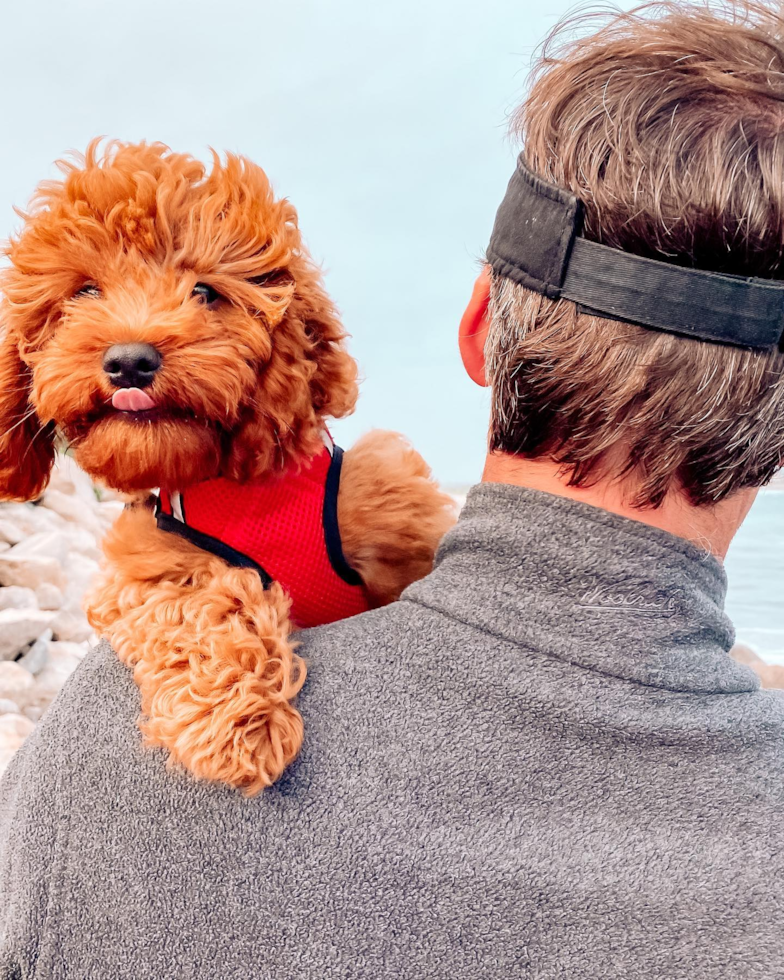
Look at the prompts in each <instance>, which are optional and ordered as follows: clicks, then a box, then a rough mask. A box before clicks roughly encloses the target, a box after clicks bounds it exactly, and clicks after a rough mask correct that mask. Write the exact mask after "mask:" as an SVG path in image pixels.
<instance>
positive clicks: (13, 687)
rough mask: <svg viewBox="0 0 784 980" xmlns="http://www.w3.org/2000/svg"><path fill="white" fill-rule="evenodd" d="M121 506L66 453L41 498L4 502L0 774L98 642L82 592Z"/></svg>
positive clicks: (0, 523) (0, 530)
mask: <svg viewBox="0 0 784 980" xmlns="http://www.w3.org/2000/svg"><path fill="white" fill-rule="evenodd" d="M122 506H123V505H122V502H121V501H118V500H116V499H99V497H98V495H97V494H96V491H95V490H94V488H93V486H92V484H91V482H90V480H89V478H88V477H87V476H86V475H85V474H84V473H82V472H81V471H80V470H79V469H78V467H76V466H75V465H74V463H73V461H72V460H71V459H70V458H68V457H65V456H63V457H60V458H59V459H58V463H57V466H56V467H55V469H54V472H53V474H52V480H51V482H50V484H49V487H48V488H47V490H46V492H45V493H44V495H43V497H42V498H41V499H40V500H38V501H36V502H35V503H26V504H25V503H4V504H0V774H2V772H3V770H4V769H5V767H6V766H7V765H8V763H9V762H10V761H11V758H12V756H13V754H14V752H15V751H16V750H17V749H18V748H19V746H20V745H21V744H22V742H23V741H24V739H25V738H26V737H27V736H28V735H29V734H30V732H31V731H32V730H33V728H34V727H35V723H36V722H37V721H38V719H39V718H40V717H41V715H42V714H43V713H44V711H45V710H46V708H47V707H48V706H49V704H50V703H51V702H52V701H53V700H54V698H55V696H56V694H57V692H58V691H59V690H60V688H61V687H62V686H63V684H64V683H65V681H66V680H67V678H68V677H69V676H70V674H71V673H72V672H73V671H74V670H75V669H76V667H77V665H78V664H79V662H80V661H81V660H82V658H83V657H84V655H85V654H86V653H87V651H88V650H89V648H90V646H91V644H93V643H94V642H96V638H95V636H94V634H93V632H92V630H91V629H90V626H89V624H88V622H87V618H86V617H85V615H84V612H83V611H82V599H83V596H84V593H85V591H86V590H87V588H88V586H89V585H90V582H91V581H92V579H93V577H94V576H95V574H96V573H97V572H98V568H99V561H100V558H101V551H100V540H101V538H102V537H103V535H104V534H105V532H106V531H107V529H108V528H109V526H110V525H111V524H112V523H113V522H114V520H115V518H116V517H117V515H118V513H119V511H120V510H121V509H122Z"/></svg>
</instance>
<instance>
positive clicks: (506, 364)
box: [462, 3, 784, 508]
mask: <svg viewBox="0 0 784 980" xmlns="http://www.w3.org/2000/svg"><path fill="white" fill-rule="evenodd" d="M562 38H563V29H562V30H561V31H559V32H557V33H556V35H555V36H554V38H552V39H551V40H550V42H549V44H548V45H547V46H546V48H545V51H544V55H543V57H542V59H541V63H540V65H539V66H538V69H537V72H536V74H535V77H534V83H533V87H532V90H531V94H530V96H529V98H528V99H527V100H526V102H525V103H524V105H523V106H522V107H521V109H520V110H519V112H518V113H517V115H516V117H515V130H516V133H517V134H518V135H519V136H520V137H521V139H522V141H523V145H524V154H525V158H526V162H527V164H528V166H529V167H530V168H531V169H532V170H533V171H535V172H536V173H538V174H539V175H541V176H542V177H543V178H545V179H546V180H547V181H549V182H551V183H553V184H556V185H558V186H559V187H561V188H564V189H566V190H568V191H571V192H572V193H574V194H575V195H576V196H577V197H578V198H579V199H580V200H581V201H582V202H583V204H584V211H585V221H584V231H583V234H584V236H585V237H586V238H588V239H590V240H593V241H598V242H601V243H602V244H605V245H608V246H611V247H613V248H618V249H623V250H625V251H628V252H631V253H633V254H636V255H641V256H645V257H648V258H653V259H658V260H662V261H666V262H671V263H674V264H677V265H682V266H687V267H694V268H699V269H706V270H711V271H714V272H721V273H728V274H734V275H740V276H757V277H761V278H768V279H781V278H784V19H782V18H781V17H780V16H777V15H775V14H774V13H773V12H772V11H771V10H770V9H768V8H765V7H756V6H755V7H749V6H744V7H743V8H742V9H741V8H740V7H730V6H728V5H703V6H699V7H693V6H689V5H687V4H682V3H654V4H652V5H647V6H646V7H644V8H641V9H640V10H639V11H638V12H632V13H628V14H620V15H615V16H614V17H613V18H612V19H611V20H609V21H607V22H605V23H604V24H603V25H602V26H601V28H600V29H599V30H598V31H597V32H595V33H593V34H592V35H590V36H588V37H582V38H581V39H578V40H576V41H574V40H562ZM482 347H483V349H482ZM462 348H463V352H464V358H465V360H466V366H467V367H468V368H469V371H470V373H472V375H473V376H474V377H475V378H476V379H477V380H481V376H482V374H484V376H485V377H486V379H487V383H488V384H489V385H490V386H491V387H492V406H493V407H492V421H491V432H490V449H491V451H494V452H500V453H505V454H513V455H517V456H520V457H524V458H528V459H539V458H549V459H552V460H555V461H557V462H558V463H560V464H563V465H564V466H565V467H566V469H567V471H568V473H569V482H570V483H571V485H572V486H585V485H589V484H590V483H592V482H594V481H597V480H600V479H606V478H608V477H621V476H624V477H628V478H629V483H630V485H632V486H633V488H634V491H633V500H632V502H633V503H634V504H635V505H637V506H638V507H643V508H644V507H651V506H654V507H655V506H658V505H660V504H661V503H662V501H663V500H664V499H665V498H666V497H667V495H668V494H670V493H672V492H677V491H681V492H682V495H684V496H685V498H686V499H688V501H689V502H690V503H692V504H696V505H707V504H715V503H718V502H719V501H722V500H725V499H726V498H728V497H730V496H731V495H733V494H734V493H736V492H737V491H740V490H742V489H747V488H753V487H759V486H762V485H764V484H765V483H767V482H768V481H769V480H770V479H771V478H772V476H773V475H774V474H775V472H776V471H777V470H778V469H779V468H780V467H781V465H782V462H783V461H784V352H782V351H781V350H772V351H758V350H749V349H745V348H742V347H733V346H729V345H721V344H716V343H708V342H705V341H701V340H694V339H691V338H686V337H682V336H676V335H674V334H671V333H667V332H663V331H659V330H652V329H646V328H643V327H638V326H634V325H631V324H626V323H622V322H618V321H614V320H608V319H604V318H600V317H598V316H593V315H590V314H588V313H585V312H580V311H579V310H578V307H577V306H576V305H575V304H574V303H572V302H569V301H567V300H563V299H560V300H551V299H548V298H546V297H544V296H541V295H539V294H538V293H534V292H531V291H530V290H528V289H527V288H525V287H524V286H521V285H518V284H516V283H515V282H513V281H511V280H510V279H507V278H505V277H503V276H500V275H497V274H495V273H493V274H492V275H491V274H489V272H488V271H487V270H486V271H485V272H484V273H483V276H482V277H480V281H479V283H478V284H477V289H476V291H475V296H474V300H473V301H472V306H470V307H469V310H468V311H467V313H466V318H465V319H464V323H463V338H462Z"/></svg>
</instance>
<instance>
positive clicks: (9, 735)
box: [0, 714, 35, 775]
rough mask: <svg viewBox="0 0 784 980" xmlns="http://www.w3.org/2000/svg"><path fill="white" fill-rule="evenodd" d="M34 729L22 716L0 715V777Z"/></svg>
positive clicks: (27, 719) (28, 720) (30, 722)
mask: <svg viewBox="0 0 784 980" xmlns="http://www.w3.org/2000/svg"><path fill="white" fill-rule="evenodd" d="M34 727H35V726H34V725H33V723H32V721H30V719H29V718H25V717H24V716H23V715H18V714H8V715H0V775H2V773H3V772H4V771H5V769H6V767H7V766H8V763H9V762H10V761H11V759H13V757H14V754H15V753H16V751H17V750H18V749H19V748H20V747H21V745H22V743H23V742H24V740H25V739H26V738H27V736H28V735H29V734H30V732H31V731H32V730H33V728H34Z"/></svg>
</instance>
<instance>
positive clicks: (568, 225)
mask: <svg viewBox="0 0 784 980" xmlns="http://www.w3.org/2000/svg"><path fill="white" fill-rule="evenodd" d="M582 226H583V203H582V201H581V200H580V199H579V198H577V197H576V196H575V195H574V194H571V193H570V192H569V191H566V190H564V189H563V188H560V187H556V186H554V185H553V184H549V183H548V182H547V181H545V180H543V179H542V178H541V177H539V176H538V175H537V174H535V173H533V172H532V171H531V170H529V169H528V167H527V166H526V164H525V162H524V160H523V154H520V158H519V159H518V162H517V169H516V170H515V173H514V174H513V176H512V179H511V180H510V181H509V186H508V188H507V191H506V196H505V197H504V200H503V201H502V202H501V206H500V207H499V209H498V213H497V215H496V219H495V226H494V228H493V234H492V236H491V238H490V244H489V245H488V248H487V261H488V262H489V263H490V266H491V267H492V269H493V271H494V272H496V273H497V274H498V275H500V276H503V277H504V278H506V279H511V280H513V281H514V282H517V283H520V285H522V286H525V287H526V288H528V289H531V290H533V291H534V292H537V293H541V294H542V295H544V296H549V297H550V298H551V299H560V298H561V297H563V298H564V299H568V300H571V301H572V302H573V303H576V304H577V305H578V306H580V307H583V308H584V309H585V310H586V311H590V312H592V313H595V314H596V315H598V316H604V317H607V318H609V319H613V320H623V321H625V322H627V323H635V324H639V325H640V326H644V327H652V328H654V329H657V330H664V331H666V332H667V333H675V334H682V335H684V336H687V337H696V338H699V339H700V340H708V341H712V342H714V343H722V344H733V345H735V346H737V347H753V348H760V349H775V348H776V347H782V346H784V282H782V281H780V280H775V279H759V278H756V277H753V276H749V277H746V276H735V275H728V274H724V273H719V272H709V271H707V270H704V269H691V268H684V267H683V266H678V265H673V264H672V263H669V262H665V261H663V260H659V259H648V258H644V257H643V256H641V255H633V254H631V253H630V252H624V251H622V250H620V249H617V248H610V247H608V246H607V245H602V244H600V243H598V242H593V241H588V239H586V238H583V237H581V232H582Z"/></svg>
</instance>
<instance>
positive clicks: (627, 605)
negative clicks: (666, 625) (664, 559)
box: [577, 585, 683, 619]
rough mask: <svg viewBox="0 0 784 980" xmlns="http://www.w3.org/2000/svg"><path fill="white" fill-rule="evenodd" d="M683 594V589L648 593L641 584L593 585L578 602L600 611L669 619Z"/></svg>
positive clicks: (676, 609) (584, 606)
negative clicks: (625, 585) (627, 585)
mask: <svg viewBox="0 0 784 980" xmlns="http://www.w3.org/2000/svg"><path fill="white" fill-rule="evenodd" d="M682 596H683V590H682V589H676V590H675V591H673V592H667V593H663V592H655V593H653V594H646V592H645V591H644V589H643V588H642V587H640V586H630V587H628V588H627V587H624V586H623V585H593V586H591V587H590V588H588V589H586V591H585V592H584V593H583V594H582V596H581V597H580V599H578V602H577V604H578V605H579V606H581V607H582V608H583V609H593V610H596V611H598V612H633V613H636V614H637V615H638V616H659V617H663V618H665V619H669V618H670V617H671V616H674V615H675V614H676V613H677V611H678V599H680V598H681V597H682Z"/></svg>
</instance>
